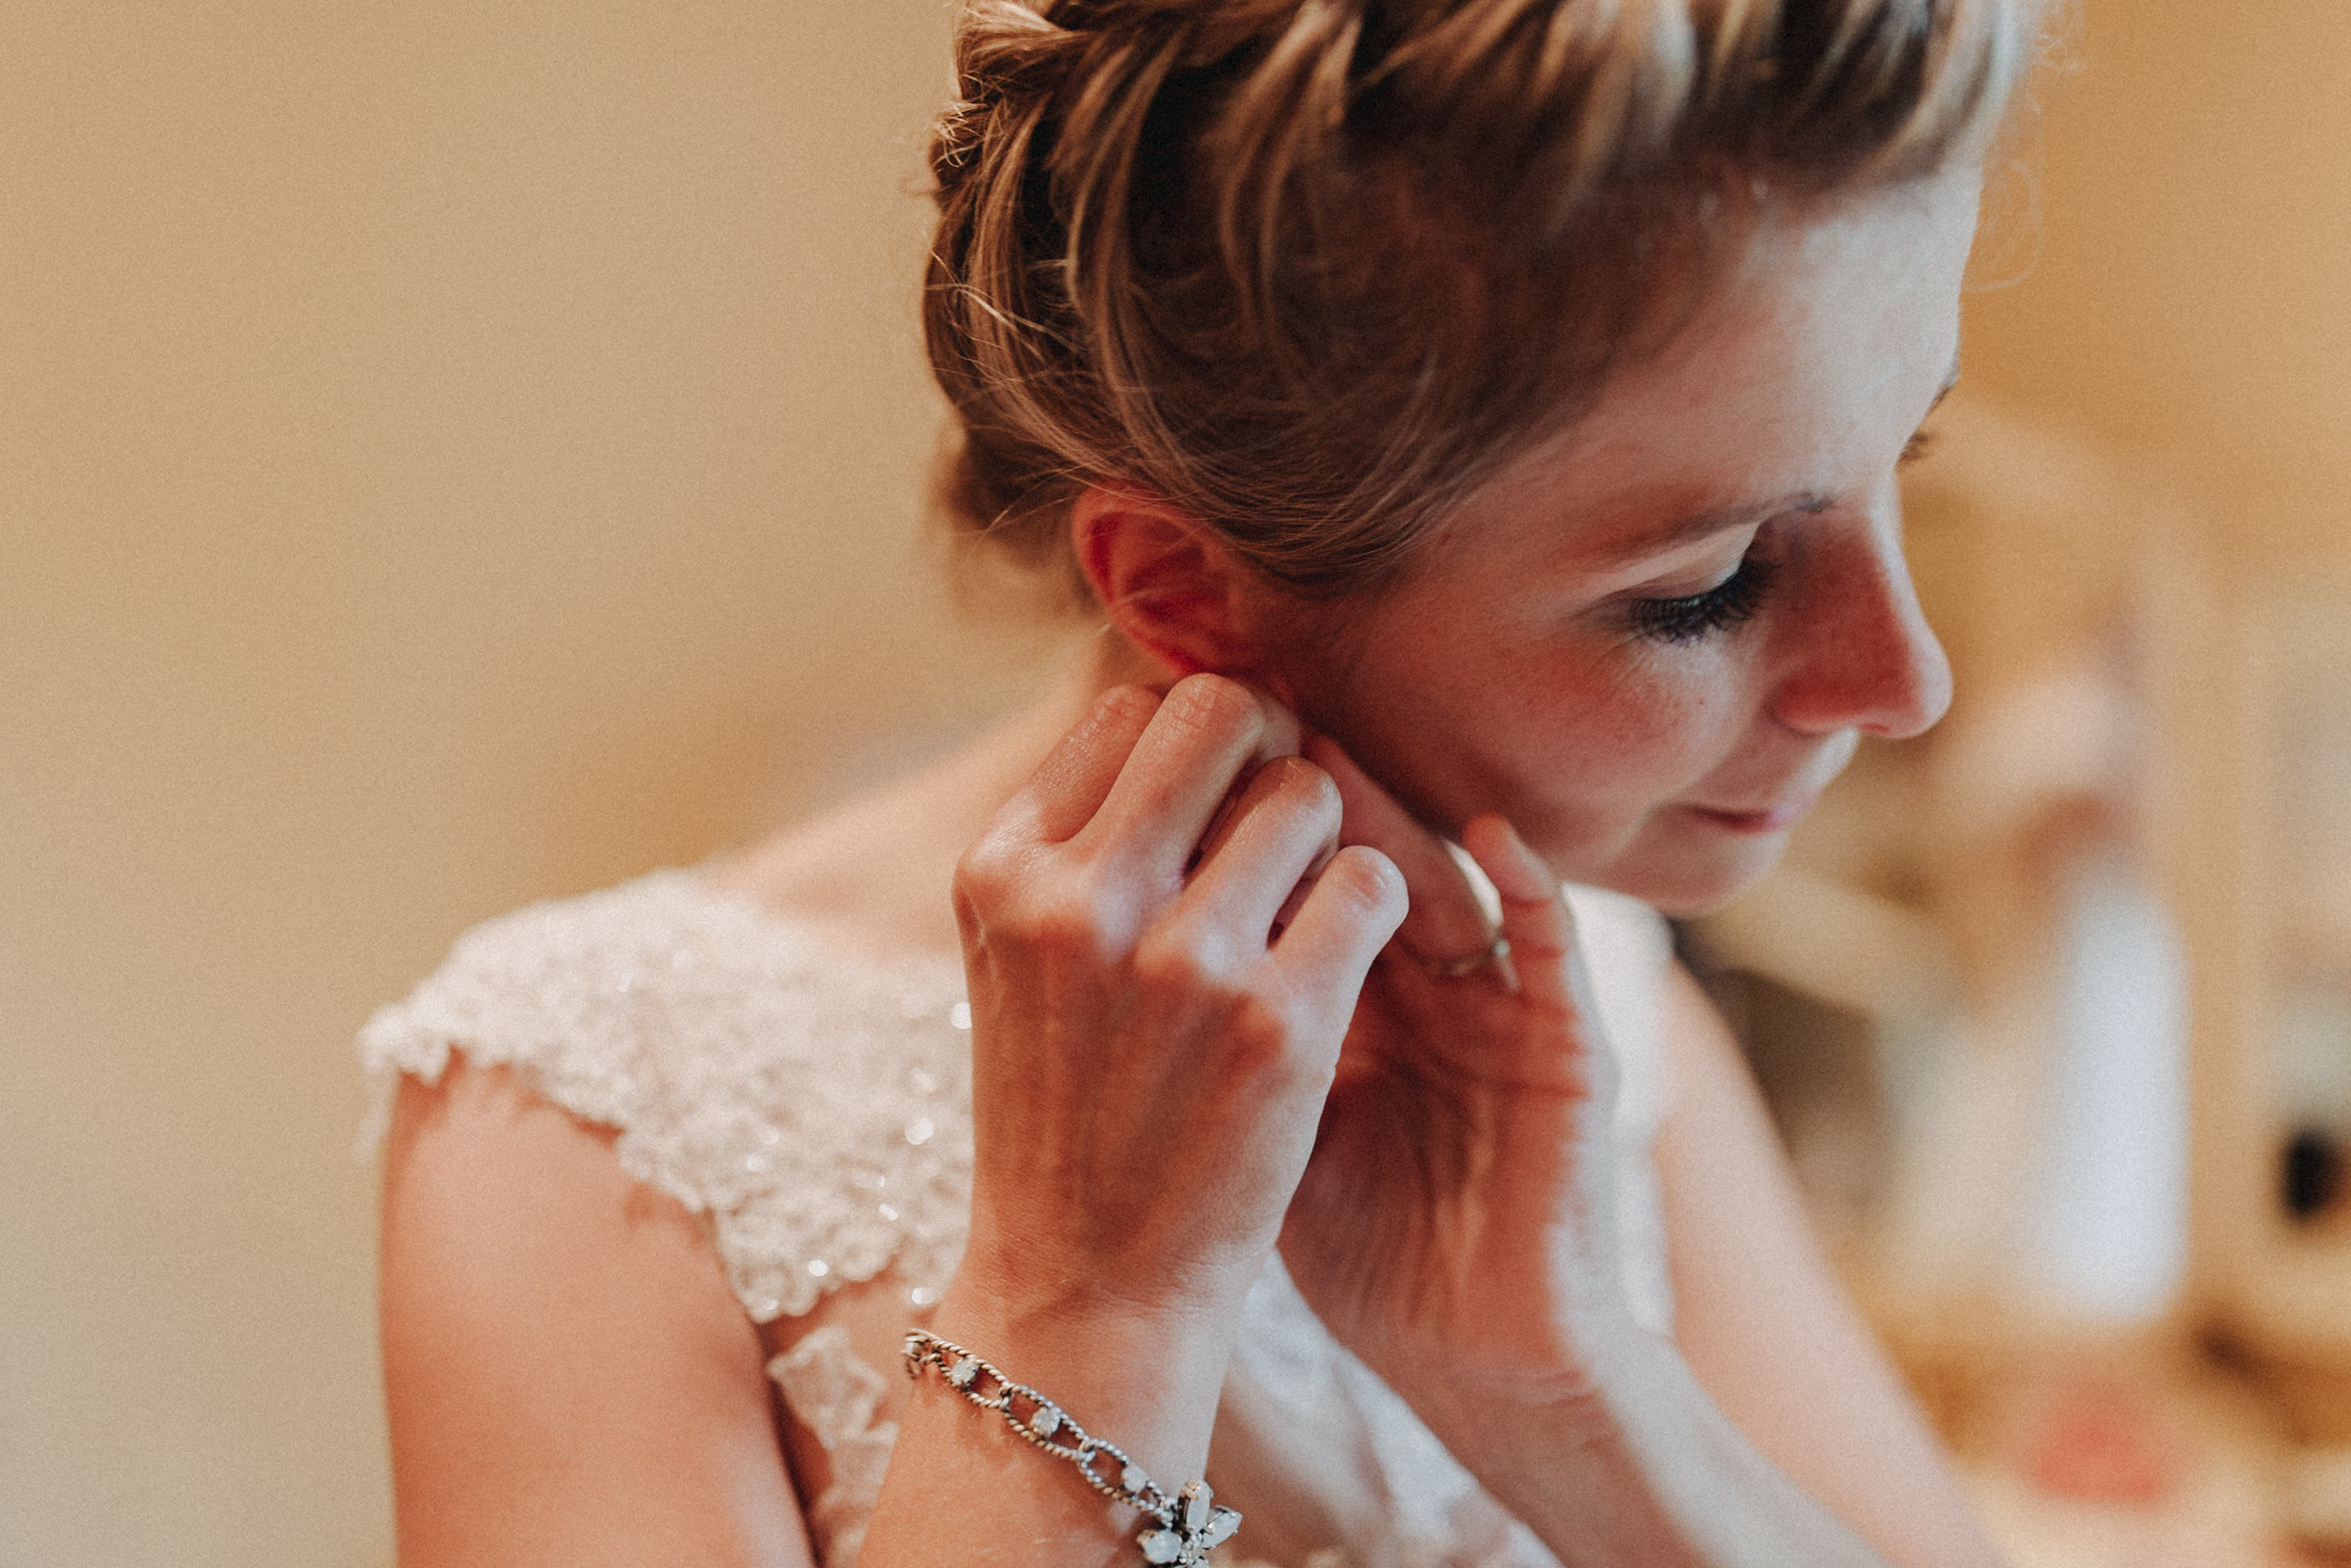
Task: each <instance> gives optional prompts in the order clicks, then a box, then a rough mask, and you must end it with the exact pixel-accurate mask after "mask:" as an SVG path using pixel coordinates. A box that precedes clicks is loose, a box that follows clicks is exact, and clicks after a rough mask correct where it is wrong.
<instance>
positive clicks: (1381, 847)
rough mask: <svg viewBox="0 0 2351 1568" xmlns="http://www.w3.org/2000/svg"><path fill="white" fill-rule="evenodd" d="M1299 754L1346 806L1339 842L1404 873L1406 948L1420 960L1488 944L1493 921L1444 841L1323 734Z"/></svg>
mask: <svg viewBox="0 0 2351 1568" xmlns="http://www.w3.org/2000/svg"><path fill="white" fill-rule="evenodd" d="M1306 756H1307V759H1308V760H1309V761H1311V762H1313V763H1314V764H1315V765H1316V766H1318V767H1320V768H1322V770H1323V771H1324V772H1326V773H1328V774H1330V775H1331V779H1332V783H1334V784H1336V785H1338V787H1339V799H1340V800H1341V802H1342V803H1343V806H1344V808H1345V821H1344V823H1343V826H1342V827H1341V828H1340V830H1339V838H1340V841H1341V842H1342V843H1350V844H1368V845H1370V846H1371V847H1372V848H1374V849H1375V850H1378V851H1379V852H1381V853H1383V854H1384V855H1386V856H1387V857H1388V859H1390V860H1391V861H1394V862H1395V864H1396V867H1397V869H1398V870H1400V871H1402V872H1403V873H1404V880H1405V888H1406V890H1407V892H1408V894H1409V895H1410V897H1411V900H1412V907H1411V912H1410V913H1409V914H1407V915H1405V920H1404V925H1403V928H1402V929H1401V930H1400V931H1399V932H1398V933H1397V940H1398V941H1399V942H1401V943H1402V944H1403V945H1404V946H1405V950H1406V951H1407V952H1409V953H1410V954H1412V956H1415V957H1416V958H1418V959H1420V960H1422V961H1423V962H1425V963H1442V962H1444V961H1446V960H1447V959H1450V958H1458V957H1460V956H1464V955H1466V954H1470V953H1475V952H1478V951H1479V949H1481V948H1483V947H1485V946H1489V944H1490V943H1491V942H1492V941H1493V939H1494V929H1493V925H1492V923H1491V922H1489V920H1488V919H1487V918H1486V912H1485V910H1484V909H1483V908H1482V907H1480V906H1479V903H1478V894H1477V893H1476V892H1475V890H1473V889H1472V888H1471V887H1470V885H1469V879H1468V877H1465V876H1463V875H1462V874H1461V868H1460V867H1459V866H1458V865H1456V864H1455V863H1454V862H1453V854H1452V852H1451V851H1449V850H1447V848H1446V847H1445V841H1444V840H1443V839H1441V838H1439V837H1437V835H1436V834H1435V833H1433V832H1431V831H1429V830H1428V829H1426V828H1425V827H1423V826H1421V824H1420V823H1419V822H1417V821H1415V820H1414V819H1413V817H1412V814H1411V813H1410V812H1408V811H1406V810H1405V809H1404V807H1403V806H1401V805H1399V804H1398V803H1397V802H1396V800H1395V797H1394V796H1392V795H1390V794H1389V793H1388V792H1387V791H1386V790H1385V789H1382V788H1380V786H1379V785H1378V784H1376V783H1374V781H1373V779H1371V777H1370V775H1368V774H1366V773H1365V772H1364V770H1363V769H1362V768H1358V767H1356V766H1355V762H1354V759H1353V758H1351V757H1349V756H1348V755H1347V754H1346V752H1345V751H1343V750H1342V749H1341V748H1340V747H1339V744H1338V743H1337V742H1336V741H1333V740H1332V739H1331V738H1330V737H1328V736H1320V735H1318V736H1316V737H1314V738H1313V739H1311V740H1310V741H1308V742H1307V743H1306Z"/></svg>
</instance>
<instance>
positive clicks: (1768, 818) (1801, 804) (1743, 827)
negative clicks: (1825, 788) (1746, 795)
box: [1690, 794, 1820, 833]
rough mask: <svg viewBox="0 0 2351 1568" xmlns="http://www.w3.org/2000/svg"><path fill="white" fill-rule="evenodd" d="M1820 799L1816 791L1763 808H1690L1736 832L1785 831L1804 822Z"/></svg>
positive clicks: (1701, 817) (1726, 829)
mask: <svg viewBox="0 0 2351 1568" xmlns="http://www.w3.org/2000/svg"><path fill="white" fill-rule="evenodd" d="M1819 799H1820V796H1819V795H1817V794H1812V795H1806V796H1804V797H1802V799H1800V800H1790V801H1786V802H1784V803H1782V804H1781V805H1777V806H1771V807H1768V808H1766V809H1764V810H1760V811H1724V810H1716V809H1715V808H1713V807H1711V806H1692V807H1691V808H1690V811H1691V813H1692V814H1693V815H1695V816H1696V817H1698V819H1699V820H1700V821H1707V822H1711V823H1713V824H1714V825H1715V826H1716V827H1718V828H1721V829H1723V830H1724V831H1728V832H1733V833H1778V832H1784V831H1787V830H1788V829H1790V828H1792V827H1794V826H1795V825H1796V824H1797V823H1798V822H1800V821H1803V818H1804V813H1805V812H1807V811H1809V810H1812V809H1813V802H1814V801H1816V800H1819Z"/></svg>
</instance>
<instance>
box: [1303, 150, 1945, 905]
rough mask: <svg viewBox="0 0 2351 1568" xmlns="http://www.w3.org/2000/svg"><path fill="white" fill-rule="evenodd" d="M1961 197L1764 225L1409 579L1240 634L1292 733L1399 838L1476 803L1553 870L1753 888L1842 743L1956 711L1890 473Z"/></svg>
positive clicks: (1469, 512) (1928, 374) (1663, 896)
mask: <svg viewBox="0 0 2351 1568" xmlns="http://www.w3.org/2000/svg"><path fill="white" fill-rule="evenodd" d="M1976 193H1977V181H1976V180H1975V178H1974V177H1973V175H1972V173H1971V172H1970V173H1961V174H1953V175H1949V176H1943V177H1939V178H1938V179H1936V180H1934V181H1931V182H1922V183H1916V184H1911V185H1906V186H1903V187H1900V188H1897V189H1895V190H1893V191H1889V192H1886V193H1878V194H1872V195H1869V196H1867V197H1865V198H1859V199H1852V200H1847V201H1845V202H1844V203H1842V204H1838V205H1836V206H1834V207H1831V208H1826V209H1823V210H1822V211H1818V212H1815V213H1813V214H1809V215H1807V216H1805V217H1804V218H1802V219H1801V220H1781V221H1771V222H1767V223H1766V224H1765V225H1763V226H1762V227H1761V229H1760V230H1759V232H1758V233H1757V235H1755V238H1754V242H1753V244H1752V246H1751V247H1750V250H1749V253H1748V255H1747V256H1746V258H1745V260H1744V263H1743V265H1742V266H1741V267H1740V268H1738V269H1737V270H1736V272H1735V273H1734V274H1733V276H1731V277H1729V278H1727V279H1726V280H1725V281H1724V282H1723V283H1722V284H1721V285H1720V286H1719V287H1718V288H1717V289H1716V290H1715V291H1714V293H1713V295H1712V297H1711V298H1710V299H1709V301H1708V303H1707V305H1706V306H1705V307H1704V308H1702V309H1701V310H1700V311H1699V312H1698V314H1697V315H1696V316H1695V317H1694V318H1693V319H1692V321H1691V323H1690V325H1689V327H1688V328H1687V330H1685V331H1684V332H1683V333H1682V334H1681V335H1680V336H1679V337H1678V339H1677V340H1676V342H1675V343H1674V344H1673V345H1672V346H1671V348H1670V349H1669V350H1667V352H1666V353H1665V354H1664V355H1662V356H1660V357H1658V358H1656V359H1653V360H1651V361H1646V362H1644V363H1642V364H1640V365H1638V366H1635V367H1632V368H1628V369H1626V370H1625V371H1620V372H1619V373H1618V375H1617V376H1616V377H1615V378H1614V380H1613V381H1612V382H1611V383H1610V384H1609V386H1608V388H1607V390H1606V392H1605V394H1604V396H1603V397H1602V398H1601V400H1600V401H1599V402H1598V404H1597V405H1596V406H1595V408H1594V410H1593V412H1592V413H1589V414H1588V415H1586V416H1584V417H1583V418H1582V419H1580V420H1578V421H1577V422H1575V423H1573V425H1572V426H1571V427H1570V428H1568V429H1567V430H1565V431H1564V432H1562V434H1559V435H1558V436H1557V437H1555V438H1553V439H1552V440H1551V441H1549V442H1548V443H1547V444H1544V445H1542V446H1541V447H1540V448H1538V449H1536V450H1534V451H1532V452H1531V453H1530V454H1529V455H1526V456H1524V457H1523V458H1521V459H1520V460H1519V461H1517V462H1516V463H1515V464H1513V465H1511V466H1510V467H1509V468H1508V469H1507V470H1505V471H1504V472H1502V473H1501V474H1499V475H1498V476H1497V477H1496V478H1495V479H1494V480H1493V481H1492V482H1491V483H1490V484H1489V485H1488V486H1486V487H1485V488H1484V489H1482V490H1481V491H1480V492H1479V494H1477V495H1476V496H1475V497H1472V499H1471V500H1470V501H1469V502H1468V504H1466V505H1465V506H1464V507H1462V508H1461V509H1460V510H1459V511H1458V513H1457V514H1456V516H1455V517H1453V518H1452V519H1451V520H1450V521H1449V522H1448V523H1447V528H1446V530H1445V532H1444V535H1443V537H1441V538H1438V539H1437V540H1435V541H1433V542H1432V545H1431V548H1430V550H1429V553H1428V556H1427V557H1426V566H1425V567H1424V568H1423V569H1422V570H1419V571H1417V572H1416V573H1415V574H1414V575H1413V576H1412V577H1411V578H1410V579H1409V580H1407V581H1406V582H1405V583H1404V584H1403V585H1401V586H1399V587H1397V588H1395V589H1393V590H1390V591H1386V592H1384V593H1383V594H1381V595H1380V596H1378V597H1377V598H1376V599H1375V600H1374V601H1370V602H1367V603H1349V604H1344V605H1342V606H1339V607H1336V608H1334V609H1331V610H1328V611H1323V612H1314V613H1306V614H1300V613H1296V612H1295V611H1296V607H1294V606H1292V607H1290V611H1291V613H1288V614H1286V615H1284V616H1282V617H1280V618H1279V623H1280V625H1282V626H1285V627H1303V628H1305V629H1306V630H1307V634H1306V635H1303V636H1301V635H1299V634H1298V633H1297V632H1290V631H1284V632H1269V634H1268V635H1267V636H1266V638H1265V639H1264V641H1265V644H1266V645H1267V647H1268V648H1269V650H1270V651H1272V653H1273V657H1272V660H1271V663H1272V664H1273V665H1274V666H1275V668H1276V669H1277V670H1278V671H1279V673H1280V676H1281V684H1283V685H1287V686H1288V687H1289V688H1290V695H1292V696H1293V698H1294V700H1295V701H1296V702H1297V704H1298V706H1299V707H1300V710H1301V713H1302V714H1303V715H1304V716H1305V717H1306V719H1307V721H1308V722H1309V723H1310V724H1311V725H1313V726H1314V727H1317V728H1320V729H1322V730H1323V731H1324V732H1326V733H1328V734H1330V735H1331V736H1332V737H1334V738H1335V739H1337V740H1338V741H1339V742H1340V743H1341V744H1342V745H1343V746H1344V747H1346V748H1347V750H1348V751H1349V753H1350V754H1351V755H1352V756H1353V757H1354V758H1357V760H1358V761H1360V762H1361V763H1363V765H1364V767H1365V768H1366V769H1367V770H1369V771H1371V772H1372V773H1373V774H1374V777H1376V778H1378V779H1380V780H1381V781H1382V782H1383V783H1384V784H1386V785H1387V786H1388V788H1389V789H1391V790H1393V791H1394V792H1395V793H1396V794H1397V796H1398V797H1399V798H1400V799H1402V800H1404V802H1405V804H1406V805H1407V806H1409V807H1410V808H1412V809H1413V810H1415V812H1416V814H1418V815H1419V816H1421V817H1422V818H1423V820H1425V821H1429V822H1432V823H1435V824H1438V825H1440V826H1444V827H1447V828H1454V827H1458V825H1459V824H1460V823H1462V822H1464V821H1467V820H1468V819H1469V818H1470V817H1472V816H1474V815H1476V814H1478V813H1479V812H1480V811H1486V810H1499V811H1500V812H1502V813H1503V814H1504V815H1506V816H1507V817H1509V818H1510V821H1512V822H1513V824H1514V825H1515V826H1516V827H1517V828H1518V830H1519V831H1520V833H1521V834H1522V835H1523V836H1524V837H1525V838H1526V839H1527V841H1528V842H1529V843H1530V844H1531V845H1532V846H1533V847H1534V848H1535V849H1536V850H1537V851H1538V852H1540V853H1541V854H1542V855H1543V856H1544V857H1545V859H1546V860H1548V861H1549V862H1550V863H1551V864H1552V867H1553V869H1554V870H1556V871H1557V872H1559V873H1560V874H1562V876H1564V877H1567V878H1569V879H1570V880H1573V881H1577V882H1585V883H1596V884H1599V885H1602V886H1606V887H1613V888H1615V889H1617V890H1619V891H1621V892H1625V893H1629V894H1635V895H1636V896H1638V897H1641V898H1645V899H1647V900H1649V901H1650V902H1652V903H1654V904H1657V905H1658V906H1659V907H1661V908H1663V909H1665V910H1667V911H1668V912H1670V913H1691V912H1695V911H1698V910H1700V909H1703V908H1705V907H1707V906H1708V905H1710V904H1715V903H1717V902H1719V901H1720V900H1721V899H1723V898H1726V897H1728V896H1729V894H1732V893H1735V892H1737V891H1738V890H1739V889H1740V887H1742V886H1744V885H1745V884H1746V883H1749V882H1751V881H1752V880H1754V879H1755V878H1756V877H1757V876H1760V875H1761V873H1763V872H1764V871H1766V870H1767V869H1769V868H1770V866H1771V863H1772V862H1773V860H1774V859H1775V858H1776V857H1777V855H1778V854H1779V852H1780V851H1781V849H1782V846H1783V845H1784V843H1785V842H1786V840H1787V837H1788V834H1789V831H1790V830H1791V829H1792V827H1793V826H1794V825H1795V823H1796V822H1797V821H1798V820H1799V819H1801V818H1802V816H1803V814H1804V812H1805V811H1806V810H1807V809H1808V808H1809V807H1810V806H1811V805H1812V803H1813V800H1814V799H1815V798H1816V797H1817V796H1818V795H1819V794H1820V792H1821V790H1822V789H1823V788H1824V787H1826V785H1827V784H1828V783H1829V781H1830V780H1831V779H1834V777H1835V776H1836V775H1837V773H1838V771H1839V770H1840V769H1842V768H1844V765H1845V763H1846V762H1847V761H1848V760H1849V759H1850V758H1852V756H1853V753H1854V749H1855V746H1856V745H1857V744H1858V741H1859V739H1860V737H1863V736H1865V735H1874V736H1886V737H1901V736H1907V735H1913V734H1916V733H1917V732H1918V731H1919V730H1922V729H1924V728H1926V727H1928V726H1929V725H1931V724H1933V723H1934V722H1935V720H1936V719H1937V718H1938V717H1939V716H1941V714H1942V712H1943V709H1944V707H1945V706H1946V705H1947V704H1948V701H1949V690H1950V677H1949V666H1948V665H1947V664H1945V662H1944V659H1943V654H1942V650H1941V648H1940V647H1939V646H1938V644H1937V643H1936V641H1935V639H1934V636H1933V634H1932V633H1931V632H1929V631H1928V628H1927V625H1926V623H1925V622H1924V621H1923V620H1922V619H1921V617H1920V614H1919V610H1918V604H1917V599H1916V597H1915V596H1914V594H1913V592H1912V590H1911V585H1910V579H1909V573H1908V570H1907V568H1906V566H1905V565H1904V562H1903V559H1902V546H1901V515H1900V510H1899V506H1898V502H1897V498H1896V485H1895V473H1896V467H1897V466H1898V465H1899V464H1900V462H1901V460H1902V457H1903V455H1904V454H1905V451H1906V449H1907V448H1908V447H1909V444H1910V443H1911V442H1912V439H1913V437H1914V436H1915V434H1917V429H1918V426H1919V424H1920V423H1921V422H1922V421H1923V420H1924V419H1925V418H1926V416H1927V414H1928V411H1929V410H1930V409H1931V408H1932V407H1933V405H1934V403H1935V402H1936V401H1937V400H1938V398H1939V397H1940V395H1941V394H1942V392H1944V391H1945V390H1946V389H1947V388H1948V387H1949V383H1950V378H1951V375H1952V370H1953V364H1954V360H1955V356H1956V353H1957V350H1958V340H1959V283H1960V277H1961V273H1962V270H1963V268H1964V267H1965V264H1966V259H1967V252H1968V246H1969V242H1970V237H1971V236H1972V235H1973V233H1974V228H1975V217H1976ZM1267 624H1268V625H1269V627H1270V626H1273V625H1275V624H1276V620H1275V619H1273V618H1270V619H1269V620H1268V622H1267Z"/></svg>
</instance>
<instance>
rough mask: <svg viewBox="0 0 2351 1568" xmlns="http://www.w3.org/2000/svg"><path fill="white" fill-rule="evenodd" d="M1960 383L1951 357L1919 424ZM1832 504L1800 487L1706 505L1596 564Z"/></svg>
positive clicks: (1621, 562)
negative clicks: (1780, 493) (1724, 504)
mask: <svg viewBox="0 0 2351 1568" xmlns="http://www.w3.org/2000/svg"><path fill="white" fill-rule="evenodd" d="M1958 386H1959V360H1958V358H1957V357H1956V356H1954V357H1953V359H1952V361H1951V368H1950V369H1949V371H1945V372H1944V374H1943V384H1942V385H1941V386H1939V387H1938V388H1937V389H1936V390H1935V401H1934V402H1930V403H1928V405H1927V414H1926V417H1925V418H1922V419H1920V420H1919V422H1918V423H1920V424H1922V425H1923V424H1925V423H1927V420H1928V419H1931V418H1933V417H1934V413H1935V411H1936V410H1937V409H1938V408H1940V407H1942V406H1943V400H1944V399H1945V398H1947V397H1949V396H1950V395H1951V393H1952V392H1954V391H1955V390H1956V389H1957V388H1958ZM1835 504H1836V503H1835V502H1834V500H1833V499H1832V498H1831V497H1827V496H1823V495H1822V494H1821V493H1820V492H1819V491H1817V490H1800V491H1797V492H1796V493H1795V494H1793V495H1790V496H1782V497H1778V498H1776V499H1774V500H1769V501H1740V502H1738V503H1737V504H1735V505H1732V506H1728V507H1707V508H1706V509H1705V510H1703V511H1698V512H1692V513H1690V514H1688V515H1687V517H1680V518H1678V519H1677V520H1676V521H1674V522H1672V523H1669V524H1667V526H1666V527H1664V528H1654V529H1650V530H1649V531H1647V532H1645V533H1643V534H1641V535H1640V536H1639V537H1638V538H1629V539H1626V540H1625V542H1624V543H1623V544H1622V545H1619V546H1617V547H1616V548H1615V549H1610V550H1607V551H1605V552H1604V553H1603V554H1602V555H1601V556H1600V558H1599V562H1598V564H1600V565H1601V566H1603V567H1606V568H1614V567H1625V566H1632V565H1634V564H1635V563H1636V562H1639V561H1641V560H1644V559H1647V558H1648V557H1650V556H1653V555H1663V554H1665V553H1666V552H1667V550H1673V549H1680V548H1681V547H1683V546H1684V545H1690V544H1696V543H1697V542H1698V541H1699V540H1700V539H1705V538H1712V537H1713V536H1714V535H1716V534H1723V533H1729V531H1730V530H1732V529H1733V528H1760V527H1761V526H1762V525H1763V524H1765V523H1767V522H1770V521H1771V519H1772V518H1773V517H1785V516H1787V515H1788V514H1789V513H1791V512H1802V513H1803V514H1805V515H1806V516H1817V515H1819V514H1820V513H1822V512H1825V511H1827V510H1828V509H1829V508H1830V507H1833V506H1834V505H1835Z"/></svg>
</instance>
